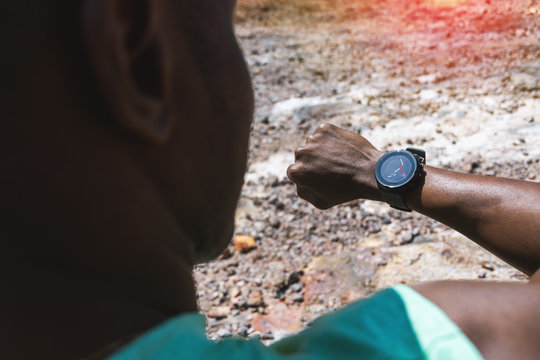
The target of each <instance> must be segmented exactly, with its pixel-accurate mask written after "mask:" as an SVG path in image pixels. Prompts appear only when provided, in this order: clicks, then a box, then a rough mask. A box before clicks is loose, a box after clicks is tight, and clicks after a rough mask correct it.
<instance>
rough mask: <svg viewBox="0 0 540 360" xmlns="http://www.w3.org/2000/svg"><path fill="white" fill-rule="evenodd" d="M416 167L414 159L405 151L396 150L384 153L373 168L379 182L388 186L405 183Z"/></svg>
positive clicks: (397, 185)
mask: <svg viewBox="0 0 540 360" xmlns="http://www.w3.org/2000/svg"><path fill="white" fill-rule="evenodd" d="M416 168H417V163H416V159H415V158H414V156H413V155H412V154H410V153H409V152H405V151H396V152H392V153H388V154H386V155H384V156H383V157H382V158H381V159H380V161H379V163H378V164H377V168H376V170H375V176H376V177H377V180H378V181H379V183H381V184H382V185H385V186H389V187H399V186H401V185H404V184H406V183H407V182H409V180H410V179H411V178H412V177H413V176H414V173H415V171H416Z"/></svg>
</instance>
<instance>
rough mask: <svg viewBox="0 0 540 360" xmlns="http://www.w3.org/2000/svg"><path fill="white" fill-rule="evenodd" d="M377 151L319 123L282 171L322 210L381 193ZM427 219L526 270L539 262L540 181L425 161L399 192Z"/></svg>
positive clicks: (354, 136)
mask: <svg viewBox="0 0 540 360" xmlns="http://www.w3.org/2000/svg"><path fill="white" fill-rule="evenodd" d="M381 155H382V152H380V151H378V150H377V149H375V148H374V147H373V145H371V144H370V143H369V142H368V141H367V140H366V139H364V138H363V137H362V136H360V135H357V134H355V133H351V132H349V131H346V130H343V129H340V128H337V127H335V126H333V125H329V124H325V125H322V126H320V127H319V128H318V129H317V131H316V132H315V134H314V135H311V136H310V137H309V138H308V140H307V143H306V145H305V146H303V147H301V148H299V149H298V150H297V151H296V162H295V163H294V164H293V165H291V166H290V167H289V170H288V175H289V178H290V179H291V180H292V181H293V182H295V183H296V184H297V189H298V194H299V196H300V197H302V198H304V199H306V200H308V201H310V202H311V203H312V204H313V205H315V206H316V207H318V208H321V209H326V208H329V207H332V206H334V205H337V204H341V203H344V202H347V201H351V200H354V199H358V198H366V199H372V200H381V196H380V194H379V192H378V189H377V184H376V181H375V177H374V169H375V164H376V163H377V160H378V159H379V158H380V156H381ZM406 201H407V204H408V205H409V206H410V207H411V208H412V209H413V210H416V211H418V212H420V213H422V214H424V215H427V216H429V217H431V218H434V219H436V220H438V221H440V222H442V223H444V224H446V225H448V226H450V227H452V228H454V229H455V230H457V231H459V232H461V233H462V234H464V235H465V236H467V237H468V238H470V239H471V240H473V241H475V242H477V243H478V244H480V245H481V246H483V247H485V248H486V249H488V250H490V251H491V252H493V253H494V254H496V255H497V256H499V257H501V258H502V259H504V260H506V261H508V262H509V263H511V264H512V265H514V266H515V267H517V268H519V269H520V270H522V271H524V272H525V273H527V274H529V275H532V274H533V273H534V272H535V271H536V270H537V269H538V268H539V267H540V238H539V237H540V235H539V234H540V184H538V183H533V182H527V181H517V180H510V179H502V178H496V177H487V176H477V175H469V174H461V173H456V172H452V171H447V170H442V169H437V168H434V167H429V166H427V167H426V176H425V181H424V184H423V186H418V187H417V188H416V189H415V191H412V192H411V193H409V194H408V196H407V197H406Z"/></svg>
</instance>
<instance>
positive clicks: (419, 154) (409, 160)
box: [375, 147, 426, 211]
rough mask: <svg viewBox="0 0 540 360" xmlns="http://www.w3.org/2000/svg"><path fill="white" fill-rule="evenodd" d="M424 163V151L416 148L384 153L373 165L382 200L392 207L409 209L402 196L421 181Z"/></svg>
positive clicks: (423, 173)
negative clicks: (374, 165)
mask: <svg viewBox="0 0 540 360" xmlns="http://www.w3.org/2000/svg"><path fill="white" fill-rule="evenodd" d="M425 163H426V152H425V151H424V150H422V149H418V148H413V147H410V148H407V149H406V150H399V151H391V152H389V153H386V154H384V155H383V156H382V157H381V158H380V159H379V161H378V162H377V166H376V167H375V179H376V180H377V186H378V187H379V191H380V192H381V195H382V198H383V200H384V201H385V202H387V203H388V205H390V206H391V207H393V208H394V209H398V210H403V211H411V209H410V208H409V207H408V206H407V203H406V202H405V198H404V197H405V194H406V193H407V192H408V191H409V190H411V189H413V188H414V187H416V185H418V184H419V183H420V182H421V180H422V178H423V177H424V175H425V172H424V164H425Z"/></svg>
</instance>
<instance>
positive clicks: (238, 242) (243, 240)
mask: <svg viewBox="0 0 540 360" xmlns="http://www.w3.org/2000/svg"><path fill="white" fill-rule="evenodd" d="M233 243H234V248H235V249H236V251H238V252H240V253H243V254H244V253H247V252H248V251H250V250H252V249H253V248H255V246H256V244H255V239H254V238H253V237H252V236H246V235H237V236H235V237H234V240H233Z"/></svg>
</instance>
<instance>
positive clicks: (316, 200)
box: [296, 186, 331, 210]
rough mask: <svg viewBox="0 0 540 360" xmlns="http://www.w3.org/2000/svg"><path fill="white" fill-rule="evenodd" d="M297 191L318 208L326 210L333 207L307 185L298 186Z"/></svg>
mask: <svg viewBox="0 0 540 360" xmlns="http://www.w3.org/2000/svg"><path fill="white" fill-rule="evenodd" d="M296 192H297V194H298V196H299V197H301V198H302V199H304V200H306V201H308V202H310V203H311V204H312V205H313V206H315V207H316V208H317V209H321V210H326V209H328V208H330V207H331V206H330V205H328V203H327V202H326V201H324V200H323V199H321V198H320V197H319V196H317V194H315V193H314V192H313V191H311V190H310V189H308V188H307V187H304V186H297V188H296Z"/></svg>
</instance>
